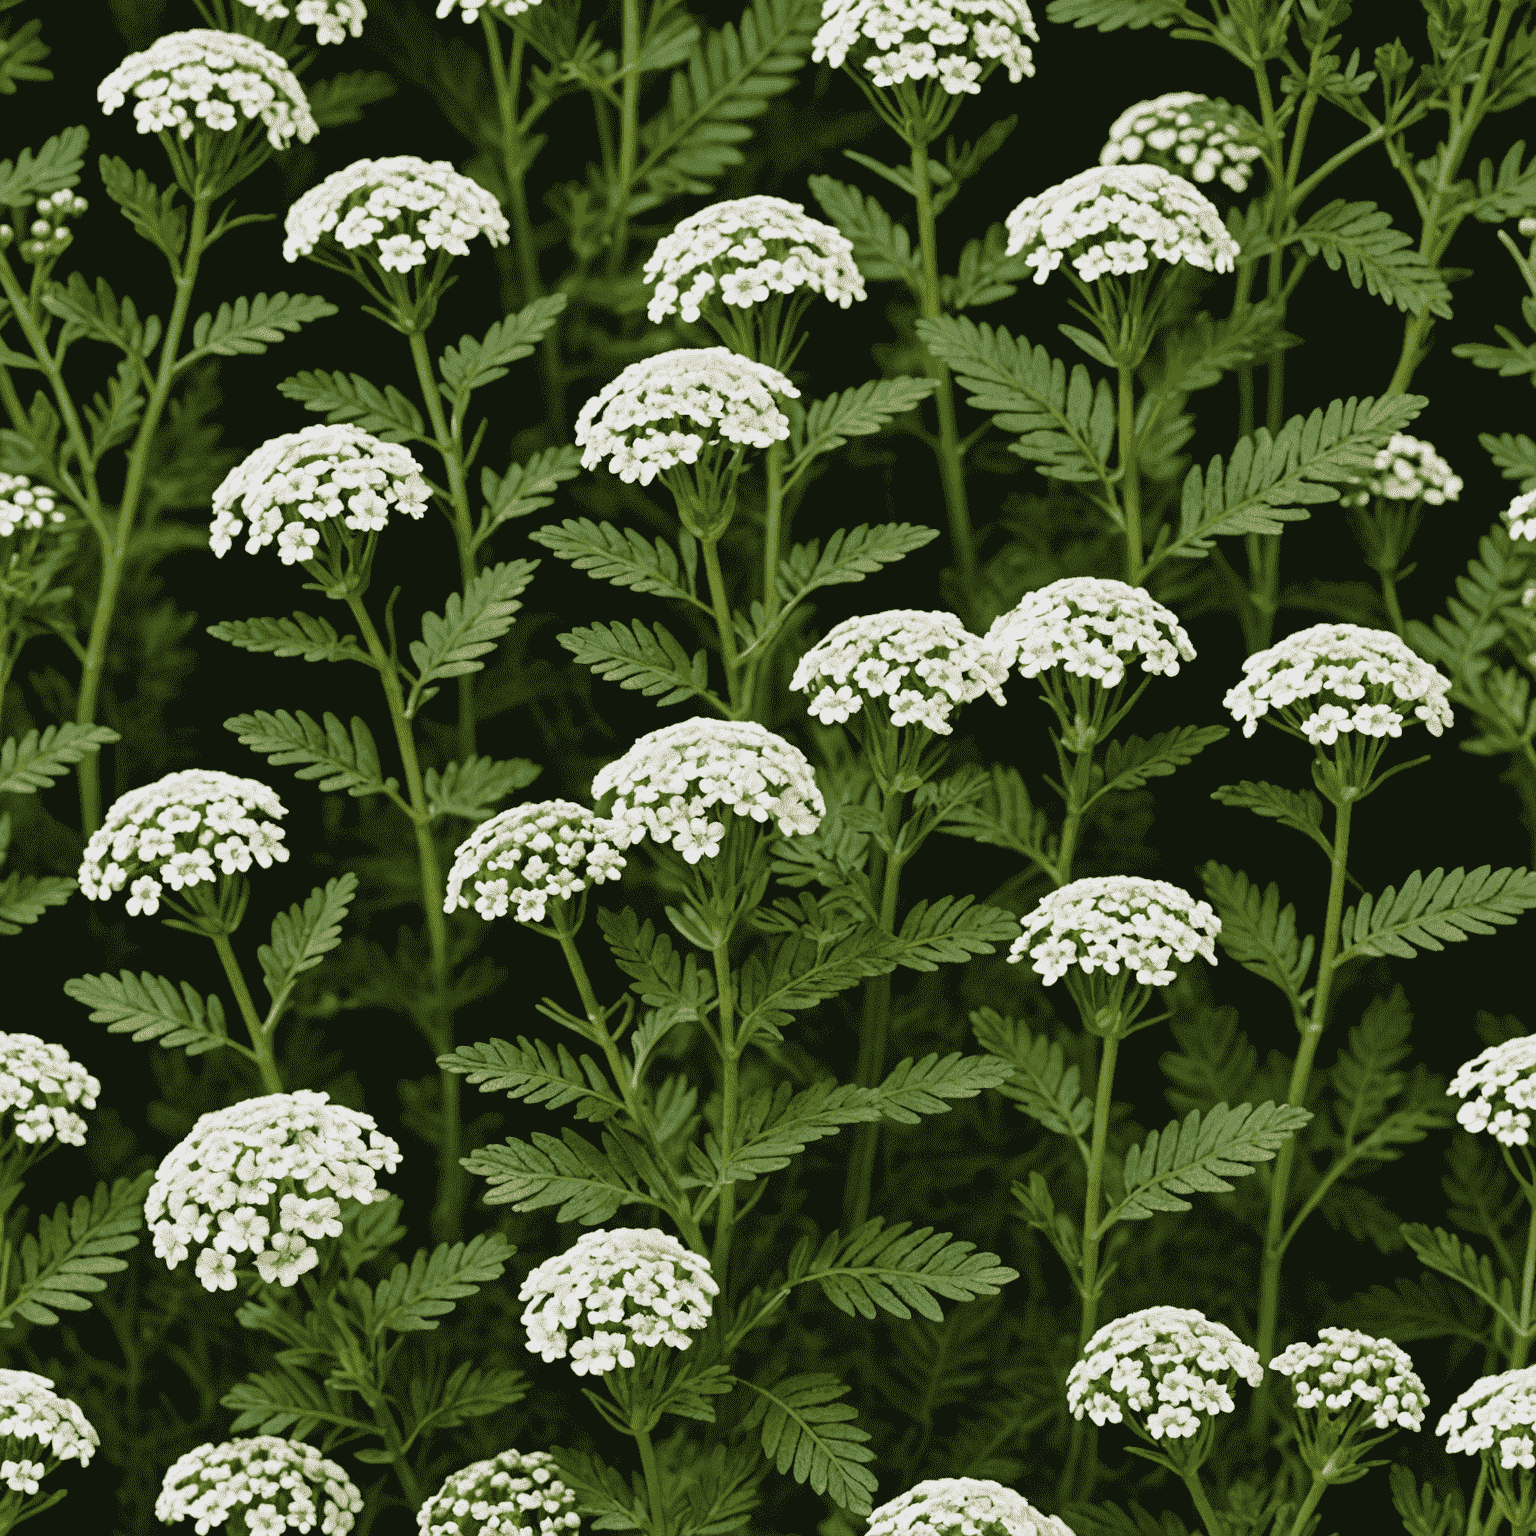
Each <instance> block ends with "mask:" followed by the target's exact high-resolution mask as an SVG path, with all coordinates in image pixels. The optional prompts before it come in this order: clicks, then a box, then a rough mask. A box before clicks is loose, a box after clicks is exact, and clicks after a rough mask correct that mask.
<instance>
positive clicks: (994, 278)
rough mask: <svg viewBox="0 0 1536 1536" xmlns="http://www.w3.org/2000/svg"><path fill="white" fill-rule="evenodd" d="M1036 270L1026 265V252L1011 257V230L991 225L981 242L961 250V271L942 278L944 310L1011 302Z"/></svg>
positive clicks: (963, 247) (968, 244) (976, 241)
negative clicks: (1020, 287)
mask: <svg viewBox="0 0 1536 1536" xmlns="http://www.w3.org/2000/svg"><path fill="white" fill-rule="evenodd" d="M1032 270H1033V269H1032V268H1030V267H1029V266H1027V265H1026V264H1025V253H1024V252H1023V251H1020V252H1019V253H1018V254H1017V255H1016V256H1010V255H1008V231H1007V229H1006V228H1005V227H1004V226H1003V225H1001V224H991V225H988V226H987V232H986V234H985V235H983V236H982V237H981V239H979V240H978V239H974V238H973V239H970V240H967V241H966V242H965V244H964V246H962V247H961V250H960V263H959V271H958V272H957V273H956V274H955V275H954V276H953V277H941V278H940V279H939V287H940V294H941V297H942V299H943V302H944V307H945V308H946V309H952V310H955V311H959V310H962V309H976V308H979V307H980V306H981V305H983V304H997V303H1000V302H1001V301H1002V300H1003V299H1011V298H1012V297H1013V296H1014V294H1016V293H1017V292H1018V291H1019V290H1018V286H1017V285H1018V284H1019V283H1021V282H1023V281H1024V279H1025V278H1027V277H1029V276H1030V275H1031V272H1032Z"/></svg>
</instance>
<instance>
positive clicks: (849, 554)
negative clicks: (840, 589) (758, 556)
mask: <svg viewBox="0 0 1536 1536" xmlns="http://www.w3.org/2000/svg"><path fill="white" fill-rule="evenodd" d="M937 537H938V531H937V530H936V529H933V528H924V527H922V526H921V525H919V524H916V523H876V524H875V525H874V526H873V527H871V526H870V525H869V524H868V523H860V524H859V525H858V527H856V528H839V529H837V530H836V531H835V532H833V533H831V534H829V535H828V537H827V542H826V547H825V548H823V547H822V544H821V541H820V540H819V539H811V540H810V541H809V542H807V543H805V544H796V545H795V546H794V547H793V548H792V549H791V550H790V552H789V553H788V554H787V555H786V556H785V557H784V558H783V559H782V560H780V561H779V571H778V577H777V582H778V588H779V597H780V598H781V599H782V600H783V601H784V602H785V603H796V602H799V601H800V599H801V598H803V597H805V596H806V595H807V594H808V593H811V592H814V591H816V590H817V588H818V587H836V586H842V585H844V584H845V583H847V582H850V581H863V579H864V578H865V577H866V576H868V575H870V574H871V573H873V572H875V571H878V570H879V569H880V568H881V566H883V565H889V564H890V563H891V562H892V561H894V560H901V559H904V558H905V557H906V556H907V555H910V554H911V553H912V552H913V550H917V549H921V548H922V547H923V546H924V545H925V544H931V543H932V542H933V541H934V539H936V538H937Z"/></svg>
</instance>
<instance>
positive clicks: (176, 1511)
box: [155, 1435, 363, 1536]
mask: <svg viewBox="0 0 1536 1536" xmlns="http://www.w3.org/2000/svg"><path fill="white" fill-rule="evenodd" d="M362 1508H363V1496H362V1494H361V1493H360V1492H359V1491H358V1488H357V1485H356V1484H355V1483H354V1482H353V1481H352V1479H351V1478H350V1477H348V1476H347V1474H346V1472H345V1471H344V1470H343V1469H342V1468H341V1467H340V1466H338V1465H337V1464H336V1463H335V1462H334V1461H331V1460H330V1459H329V1458H328V1457H325V1456H322V1455H321V1454H320V1452H319V1451H317V1450H316V1449H315V1447H314V1446H312V1445H305V1444H304V1442H303V1441H302V1440H285V1439H284V1438H283V1437H282V1436H280V1435H256V1436H254V1437H252V1438H251V1439H246V1440H226V1441H225V1442H224V1443H223V1444H222V1445H214V1444H213V1443H212V1442H211V1441H210V1442H207V1443H205V1444H203V1445H200V1446H198V1447H197V1449H196V1450H193V1451H188V1452H187V1454H186V1455H185V1456H183V1457H181V1458H180V1459H179V1460H177V1461H176V1462H174V1463H173V1464H172V1466H171V1468H170V1470H169V1471H168V1472H167V1473H166V1474H165V1478H164V1480H163V1481H162V1483H161V1486H160V1496H159V1498H157V1499H156V1500H155V1515H156V1517H157V1518H158V1519H159V1520H161V1521H162V1522H163V1523H165V1524H167V1525H169V1524H171V1523H172V1522H173V1521H178V1520H195V1521H196V1522H197V1525H196V1529H197V1531H198V1533H199V1536H202V1533H204V1532H207V1531H211V1530H214V1529H216V1528H217V1529H220V1530H222V1529H223V1528H224V1527H225V1525H226V1524H227V1523H229V1522H230V1520H231V1519H232V1518H233V1517H236V1516H238V1517H239V1518H240V1519H241V1520H243V1522H244V1524H245V1526H246V1527H247V1528H248V1529H249V1530H250V1531H251V1536H278V1533H280V1532H282V1531H285V1530H288V1529H290V1528H291V1529H293V1530H295V1531H317V1532H319V1533H323V1536H346V1532H348V1531H350V1530H351V1529H352V1527H353V1525H355V1524H356V1517H357V1516H358V1515H359V1514H360V1513H361V1512H362Z"/></svg>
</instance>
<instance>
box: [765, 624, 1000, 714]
mask: <svg viewBox="0 0 1536 1536" xmlns="http://www.w3.org/2000/svg"><path fill="white" fill-rule="evenodd" d="M1007 676H1008V668H1007V665H1006V663H1004V662H1003V661H1002V660H1001V659H1000V658H999V656H998V654H997V652H996V650H995V649H994V648H993V647H992V646H991V645H989V644H988V643H987V642H986V641H985V640H983V639H981V638H980V637H979V636H977V635H973V634H972V633H971V632H970V631H969V630H968V629H967V628H966V627H965V625H964V624H962V623H961V622H960V620H959V619H957V618H956V617H955V615H954V614H952V613H944V612H931V613H930V612H923V611H920V610H916V609H908V608H894V609H891V610H889V611H888V612H885V613H868V614H860V615H858V616H857V617H855V618H851V619H845V620H843V622H842V623H841V624H838V625H836V626H834V628H833V629H832V631H831V632H830V633H829V634H828V635H827V636H826V638H825V639H823V640H820V641H818V642H817V643H816V644H815V645H813V646H812V647H811V648H810V650H808V651H807V652H806V653H805V654H804V655H803V656H802V657H801V658H800V663H799V665H798V666H797V667H796V668H795V675H794V676H793V677H792V678H791V679H790V684H789V686H790V687H791V688H793V689H796V690H799V691H802V692H803V691H805V690H808V689H811V688H819V690H820V691H819V692H818V693H817V694H816V696H815V697H814V698H813V699H811V701H810V702H809V703H808V704H807V705H806V712H807V713H808V714H810V715H812V716H813V717H814V718H815V719H817V720H820V721H821V723H822V724H823V725H833V724H839V725H840V724H841V723H842V722H843V721H845V720H847V719H848V718H849V717H850V716H852V715H856V714H858V712H859V711H860V710H861V709H862V708H863V707H864V703H865V700H866V699H877V700H879V701H881V703H882V706H883V708H884V709H886V710H888V711H889V713H890V717H891V724H892V725H897V726H902V725H923V726H926V727H927V728H928V729H929V730H930V731H933V732H934V733H935V734H937V735H940V736H948V735H949V734H950V733H951V732H952V731H953V730H954V727H953V726H952V725H950V723H949V716H950V713H951V711H952V710H953V709H954V707H955V706H956V705H957V704H969V703H970V702H971V700H972V699H979V698H980V697H981V695H982V694H983V693H990V694H991V695H992V698H993V699H994V701H995V702H997V703H998V704H1005V703H1007V700H1006V699H1005V698H1004V696H1003V691H1002V686H1001V685H1002V683H1003V681H1004V680H1005V679H1006V678H1007ZM850 679H851V682H850Z"/></svg>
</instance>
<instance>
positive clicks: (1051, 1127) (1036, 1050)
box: [970, 1008, 1093, 1139]
mask: <svg viewBox="0 0 1536 1536" xmlns="http://www.w3.org/2000/svg"><path fill="white" fill-rule="evenodd" d="M970 1018H971V1027H972V1029H973V1030H974V1031H975V1034H976V1040H977V1043H978V1044H979V1045H980V1046H981V1048H982V1049H983V1050H985V1051H990V1052H991V1053H992V1055H993V1056H995V1057H997V1058H998V1061H999V1062H1000V1063H1007V1065H1008V1066H1010V1067H1012V1068H1013V1074H1012V1078H1011V1080H1009V1081H1006V1082H1003V1083H1000V1084H999V1085H998V1087H999V1089H1000V1091H1001V1092H1002V1093H1004V1094H1005V1095H1006V1096H1007V1097H1008V1098H1010V1099H1012V1100H1013V1102H1014V1103H1015V1104H1017V1105H1018V1107H1019V1108H1020V1109H1021V1110H1022V1111H1023V1112H1024V1113H1025V1114H1026V1115H1028V1116H1029V1117H1030V1118H1031V1119H1032V1120H1038V1121H1039V1122H1040V1124H1041V1125H1043V1126H1044V1127H1045V1128H1046V1130H1048V1131H1054V1132H1055V1133H1056V1134H1057V1135H1058V1136H1075V1137H1077V1138H1078V1139H1081V1138H1082V1136H1083V1134H1084V1132H1086V1131H1087V1129H1088V1127H1089V1126H1090V1125H1091V1124H1092V1123H1093V1101H1092V1100H1091V1099H1088V1098H1086V1097H1085V1096H1084V1095H1083V1093H1082V1092H1081V1089H1080V1084H1081V1074H1080V1073H1079V1071H1078V1069H1077V1067H1076V1066H1068V1065H1067V1061H1066V1053H1065V1052H1064V1051H1063V1050H1062V1048H1061V1046H1060V1045H1059V1044H1058V1043H1057V1042H1056V1041H1054V1040H1050V1039H1047V1037H1046V1036H1045V1035H1043V1034H1040V1035H1037V1034H1034V1033H1032V1032H1031V1030H1030V1028H1029V1025H1027V1024H1024V1023H1021V1022H1020V1021H1019V1020H1017V1019H1012V1018H1004V1017H1003V1016H1002V1015H1001V1014H1000V1013H998V1012H997V1010H996V1009H994V1008H977V1009H974V1010H973V1011H972V1013H971V1016H970Z"/></svg>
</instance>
